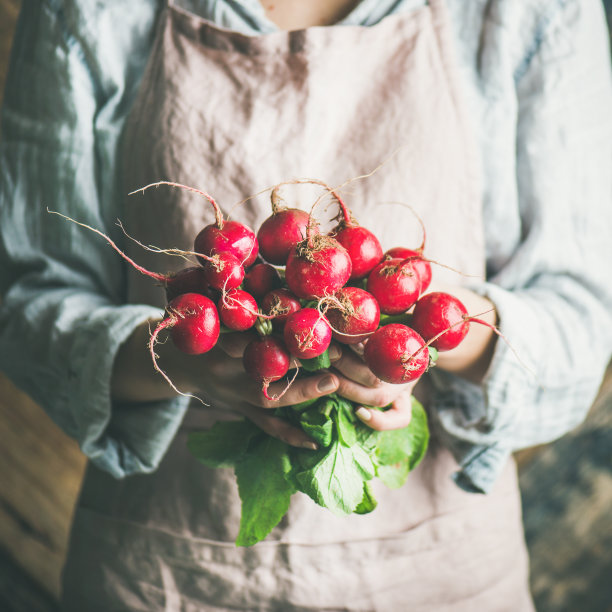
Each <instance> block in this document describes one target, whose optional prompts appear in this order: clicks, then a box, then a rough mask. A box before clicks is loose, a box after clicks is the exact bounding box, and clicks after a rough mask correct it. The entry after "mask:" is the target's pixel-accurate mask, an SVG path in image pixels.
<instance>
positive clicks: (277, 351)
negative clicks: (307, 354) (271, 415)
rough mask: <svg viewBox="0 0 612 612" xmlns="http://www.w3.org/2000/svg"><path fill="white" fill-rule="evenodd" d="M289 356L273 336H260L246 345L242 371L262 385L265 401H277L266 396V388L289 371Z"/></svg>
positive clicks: (280, 342)
mask: <svg viewBox="0 0 612 612" xmlns="http://www.w3.org/2000/svg"><path fill="white" fill-rule="evenodd" d="M290 362H291V356H290V355H289V352H288V351H287V349H286V348H285V346H284V345H283V343H282V341H281V340H279V339H278V338H275V337H273V336H262V337H259V338H256V339H255V340H253V341H251V342H249V344H247V346H246V348H245V350H244V355H243V356H242V363H243V365H244V369H245V371H246V372H247V374H249V375H250V376H252V377H253V378H254V379H255V380H256V381H258V382H260V383H261V384H262V392H263V394H264V396H265V397H266V398H267V399H272V400H273V399H278V398H279V397H280V396H277V397H270V396H269V395H268V386H269V385H270V383H271V382H274V381H275V380H279V379H280V378H282V377H283V376H284V375H285V374H286V373H287V372H288V371H289V364H290Z"/></svg>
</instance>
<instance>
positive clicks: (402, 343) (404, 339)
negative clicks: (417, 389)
mask: <svg viewBox="0 0 612 612" xmlns="http://www.w3.org/2000/svg"><path fill="white" fill-rule="evenodd" d="M363 357H364V360H365V362H366V364H367V365H368V367H369V368H370V370H372V372H374V374H375V375H376V376H377V377H378V378H380V380H383V381H385V382H388V383H392V384H396V385H399V384H403V383H407V382H410V381H412V380H416V379H417V378H419V377H420V376H422V375H423V374H424V372H425V371H426V370H427V368H428V366H429V351H428V349H427V346H426V345H425V341H424V340H423V338H421V336H419V334H418V333H417V332H415V331H414V330H413V329H411V328H410V327H408V326H407V325H402V324H401V323H392V324H390V325H385V326H384V327H381V328H380V329H378V330H377V331H375V332H374V333H373V334H372V335H371V336H370V338H369V339H368V341H367V342H366V345H365V350H364V354H363Z"/></svg>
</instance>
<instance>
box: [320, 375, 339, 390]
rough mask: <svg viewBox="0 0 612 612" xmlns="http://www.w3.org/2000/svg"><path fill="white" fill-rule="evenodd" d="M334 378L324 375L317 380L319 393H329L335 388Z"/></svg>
mask: <svg viewBox="0 0 612 612" xmlns="http://www.w3.org/2000/svg"><path fill="white" fill-rule="evenodd" d="M336 386H337V385H336V380H335V379H334V378H333V376H326V377H325V378H323V379H321V380H320V381H319V384H318V385H317V389H318V390H319V392H320V393H331V392H332V391H335V390H336Z"/></svg>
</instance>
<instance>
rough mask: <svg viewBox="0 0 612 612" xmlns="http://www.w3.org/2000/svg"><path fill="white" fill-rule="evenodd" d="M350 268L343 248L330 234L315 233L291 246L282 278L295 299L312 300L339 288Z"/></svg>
mask: <svg viewBox="0 0 612 612" xmlns="http://www.w3.org/2000/svg"><path fill="white" fill-rule="evenodd" d="M351 270H352V264H351V258H350V257H349V254H348V253H347V252H346V249H345V248H344V247H343V246H342V245H341V244H340V243H339V242H338V241H337V240H334V239H333V238H331V237H330V236H322V235H320V234H317V235H315V236H310V237H308V238H306V239H305V240H302V241H301V242H299V243H298V244H297V245H296V246H295V247H294V248H293V249H291V252H290V253H289V257H288V259H287V266H286V268H285V281H286V282H287V285H288V286H289V289H291V291H293V293H295V295H297V296H298V297H299V298H304V299H315V298H321V297H324V296H326V295H331V294H333V293H335V292H336V291H337V290H338V289H340V288H341V287H343V286H344V285H345V284H346V282H347V281H348V279H349V278H350V276H351Z"/></svg>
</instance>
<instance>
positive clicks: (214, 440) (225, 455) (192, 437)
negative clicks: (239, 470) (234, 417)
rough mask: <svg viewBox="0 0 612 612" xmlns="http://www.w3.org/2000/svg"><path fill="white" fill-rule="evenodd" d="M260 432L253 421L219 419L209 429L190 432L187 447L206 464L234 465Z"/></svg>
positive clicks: (211, 465)
mask: <svg viewBox="0 0 612 612" xmlns="http://www.w3.org/2000/svg"><path fill="white" fill-rule="evenodd" d="M259 434H261V430H260V429H259V428H258V427H256V426H255V425H254V424H253V423H251V421H246V420H243V421H218V422H217V423H215V424H214V425H213V426H212V427H211V428H210V429H209V430H207V431H198V432H192V433H190V434H189V438H188V439H187V448H188V449H189V451H190V452H191V454H192V455H193V456H194V457H195V458H196V459H198V460H199V461H201V462H202V463H203V464H204V465H207V466H209V467H232V466H234V465H235V464H236V462H237V461H239V460H240V459H241V458H242V456H243V455H244V454H245V453H246V451H247V449H248V447H249V443H250V442H251V440H252V439H253V438H254V437H255V436H257V435H259Z"/></svg>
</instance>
